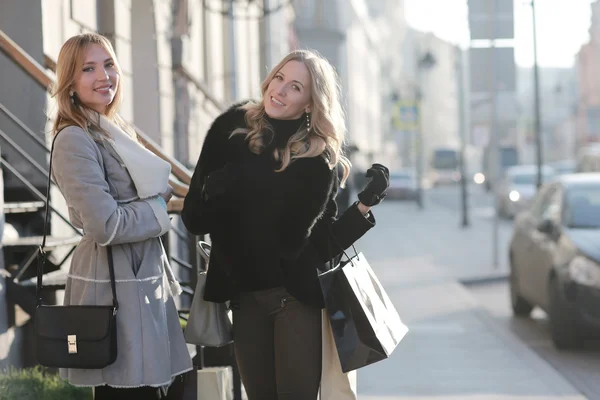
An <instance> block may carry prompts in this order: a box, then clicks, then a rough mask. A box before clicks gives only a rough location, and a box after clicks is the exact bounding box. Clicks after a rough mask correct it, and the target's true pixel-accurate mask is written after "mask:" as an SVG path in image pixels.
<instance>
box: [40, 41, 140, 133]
mask: <svg viewBox="0 0 600 400" xmlns="http://www.w3.org/2000/svg"><path fill="white" fill-rule="evenodd" d="M92 44H98V45H100V46H102V48H103V49H104V50H106V52H107V53H108V54H109V55H110V57H111V58H112V59H113V62H114V65H115V68H116V70H117V73H118V74H119V76H121V68H120V66H119V63H118V62H117V57H116V55H115V51H114V49H113V47H112V45H111V43H110V41H109V40H108V39H107V38H105V37H104V36H102V35H99V34H97V33H84V34H81V35H77V36H73V37H71V38H70V39H69V40H67V41H66V42H65V43H64V44H63V46H62V48H61V49H60V53H59V54H58V60H57V62H56V83H55V84H54V86H53V88H52V90H51V94H52V97H54V98H56V107H57V110H56V115H55V117H54V123H53V125H52V134H53V135H56V134H57V133H58V132H60V130H61V129H63V128H65V127H67V126H70V125H75V126H78V127H80V128H81V129H83V130H84V131H86V132H87V133H89V134H91V132H90V129H92V130H94V131H95V132H99V133H100V134H101V135H103V136H104V137H110V134H109V133H108V132H106V131H105V130H104V129H103V128H101V127H100V114H99V113H98V112H96V111H94V110H92V109H90V108H88V107H86V106H85V105H84V104H81V102H79V101H75V102H73V101H72V99H71V95H70V92H71V90H72V87H73V85H74V84H75V80H76V78H77V77H78V76H79V74H80V73H81V66H82V65H83V62H84V59H85V54H86V51H87V49H88V47H89V46H90V45H92ZM122 101H123V90H122V88H121V85H120V84H119V85H117V90H116V93H115V97H114V99H113V101H112V102H111V103H110V104H109V105H108V106H107V107H106V111H105V113H104V115H105V116H106V117H107V118H108V119H109V120H111V121H113V122H114V123H115V124H117V125H118V126H119V127H120V128H122V129H123V130H124V131H125V132H127V133H128V134H129V135H131V136H132V137H133V138H136V139H137V137H136V136H137V135H136V134H135V131H134V130H133V128H131V127H130V126H129V125H128V124H127V123H126V122H125V121H124V120H123V119H122V118H121V117H120V116H119V114H117V112H118V111H119V107H120V106H121V102H122ZM92 136H93V137H94V138H95V139H96V140H102V137H100V138H98V137H97V135H92Z"/></svg>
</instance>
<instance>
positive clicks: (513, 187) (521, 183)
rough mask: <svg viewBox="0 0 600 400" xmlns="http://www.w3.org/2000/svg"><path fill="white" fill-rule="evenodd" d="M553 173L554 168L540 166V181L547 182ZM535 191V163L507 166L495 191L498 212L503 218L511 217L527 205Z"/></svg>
mask: <svg viewBox="0 0 600 400" xmlns="http://www.w3.org/2000/svg"><path fill="white" fill-rule="evenodd" d="M554 175H555V173H554V169H552V168H551V167H549V166H546V165H544V166H542V182H549V181H550V180H551V179H552V178H553V177H554ZM536 191H537V166H536V165H517V166H514V167H510V168H507V169H506V172H505V174H504V177H503V178H502V180H501V181H500V182H499V183H498V186H497V188H496V193H495V195H496V204H497V205H498V214H499V215H500V216H502V217H505V218H513V217H514V216H515V215H517V213H519V212H520V211H522V210H525V209H526V208H527V207H529V205H530V204H531V200H532V199H533V196H534V195H535V193H536Z"/></svg>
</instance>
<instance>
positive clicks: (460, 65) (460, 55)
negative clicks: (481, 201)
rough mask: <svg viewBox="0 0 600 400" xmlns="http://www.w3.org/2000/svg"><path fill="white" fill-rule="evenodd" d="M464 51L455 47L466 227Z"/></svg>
mask: <svg viewBox="0 0 600 400" xmlns="http://www.w3.org/2000/svg"><path fill="white" fill-rule="evenodd" d="M465 55H466V53H465V52H463V51H462V49H461V48H460V47H456V74H457V78H458V79H457V82H458V93H459V107H458V108H459V121H460V123H459V129H460V131H459V138H460V159H459V161H460V163H459V167H460V197H461V205H462V207H461V227H463V228H466V227H468V226H469V225H470V223H469V198H468V197H469V196H468V188H467V171H466V165H465V164H466V160H465V158H466V157H465V153H466V142H467V139H466V136H467V130H468V123H467V116H466V112H467V111H466V87H465V83H466V77H465V75H466V74H465V67H466V65H467V62H466V60H465Z"/></svg>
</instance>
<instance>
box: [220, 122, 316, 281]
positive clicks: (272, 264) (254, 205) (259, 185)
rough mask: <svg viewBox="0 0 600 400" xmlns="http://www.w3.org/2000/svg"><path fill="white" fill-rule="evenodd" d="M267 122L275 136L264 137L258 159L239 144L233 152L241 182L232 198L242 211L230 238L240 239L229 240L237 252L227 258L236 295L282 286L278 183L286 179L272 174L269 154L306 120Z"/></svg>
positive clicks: (274, 163) (280, 193) (275, 165)
mask: <svg viewBox="0 0 600 400" xmlns="http://www.w3.org/2000/svg"><path fill="white" fill-rule="evenodd" d="M266 119H267V121H268V122H269V124H270V126H271V127H272V129H273V132H274V133H271V132H270V131H267V132H265V136H264V143H265V148H264V150H263V151H262V152H261V154H254V153H252V152H251V151H250V150H249V149H248V147H247V144H246V142H245V141H244V143H236V147H237V145H241V146H240V147H241V148H242V149H243V150H242V151H239V152H237V154H238V155H237V156H236V159H234V160H231V161H232V162H234V163H238V164H239V165H240V166H241V167H242V168H241V173H242V179H240V185H239V191H237V196H235V197H236V198H237V200H238V201H239V202H240V203H239V206H238V207H236V210H243V211H242V212H238V213H236V214H237V215H235V217H234V218H233V221H234V224H237V225H238V226H237V227H236V229H234V235H235V234H236V233H237V234H238V235H239V237H237V238H235V239H234V240H236V239H237V240H236V241H238V242H239V243H241V247H240V248H239V249H238V250H239V251H237V252H236V253H235V254H232V257H233V260H232V261H233V263H232V266H233V271H232V272H233V275H234V280H235V281H236V282H237V286H238V289H239V290H240V291H255V290H262V289H270V288H274V287H278V286H281V285H283V276H282V269H281V262H282V258H281V249H280V247H281V244H280V238H281V236H282V234H283V233H284V232H282V230H284V229H286V228H285V226H286V224H285V215H284V203H285V200H284V198H283V196H284V191H283V187H284V186H285V185H284V183H283V182H284V181H285V180H288V179H290V177H289V174H288V172H289V171H288V169H286V170H284V171H281V172H276V170H277V169H279V167H280V163H279V162H278V161H275V159H274V156H273V153H274V150H275V149H276V148H278V149H284V148H285V147H286V145H287V143H288V141H289V139H290V137H291V136H292V135H294V134H295V133H296V132H297V131H298V130H299V129H300V128H301V126H302V124H303V123H305V119H304V118H299V119H295V120H278V119H274V118H270V117H267V118H266ZM243 138H244V136H243V135H240V138H239V139H238V140H239V141H240V142H241V141H242V139H243ZM287 183H289V182H287ZM259 210H260V211H259ZM265 210H266V212H265ZM282 222H283V223H282Z"/></svg>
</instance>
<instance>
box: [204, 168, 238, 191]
mask: <svg viewBox="0 0 600 400" xmlns="http://www.w3.org/2000/svg"><path fill="white" fill-rule="evenodd" d="M240 175H241V172H240V170H239V166H237V165H235V164H232V163H227V164H225V166H224V167H223V168H221V169H218V170H216V171H213V172H212V173H211V174H210V175H208V178H206V183H205V185H204V193H205V195H206V197H207V198H215V197H219V196H222V195H224V194H226V193H227V192H229V191H231V190H232V189H233V188H234V187H235V186H236V185H237V183H238V180H239V178H240Z"/></svg>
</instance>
